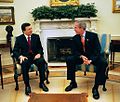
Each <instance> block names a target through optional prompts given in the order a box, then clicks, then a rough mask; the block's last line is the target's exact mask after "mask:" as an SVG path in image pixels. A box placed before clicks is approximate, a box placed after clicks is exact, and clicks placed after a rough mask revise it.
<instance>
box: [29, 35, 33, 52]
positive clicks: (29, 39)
mask: <svg viewBox="0 0 120 102" xmlns="http://www.w3.org/2000/svg"><path fill="white" fill-rule="evenodd" d="M28 46H29V53H32V50H31V40H30V36H28Z"/></svg>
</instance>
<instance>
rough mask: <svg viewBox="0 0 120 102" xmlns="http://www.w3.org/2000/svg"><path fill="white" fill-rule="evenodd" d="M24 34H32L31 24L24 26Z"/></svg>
mask: <svg viewBox="0 0 120 102" xmlns="http://www.w3.org/2000/svg"><path fill="white" fill-rule="evenodd" d="M24 34H26V35H27V36H30V35H31V34H32V27H31V26H27V27H25V31H24Z"/></svg>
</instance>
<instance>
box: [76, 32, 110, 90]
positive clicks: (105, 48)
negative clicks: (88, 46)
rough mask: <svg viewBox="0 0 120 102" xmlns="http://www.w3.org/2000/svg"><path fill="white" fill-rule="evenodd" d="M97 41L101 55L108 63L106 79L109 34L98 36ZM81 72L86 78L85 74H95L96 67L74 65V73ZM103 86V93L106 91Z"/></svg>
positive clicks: (91, 65)
mask: <svg viewBox="0 0 120 102" xmlns="http://www.w3.org/2000/svg"><path fill="white" fill-rule="evenodd" d="M98 37H99V41H100V44H101V54H102V55H103V56H104V57H105V58H106V60H107V62H108V67H107V68H106V78H107V79H108V71H109V55H110V42H111V35H110V34H99V35H98ZM78 70H80V71H83V72H84V75H85V76H86V72H93V73H94V72H96V67H95V66H94V65H93V64H90V65H85V64H81V65H76V71H78ZM106 90H107V89H106V87H105V85H103V91H106Z"/></svg>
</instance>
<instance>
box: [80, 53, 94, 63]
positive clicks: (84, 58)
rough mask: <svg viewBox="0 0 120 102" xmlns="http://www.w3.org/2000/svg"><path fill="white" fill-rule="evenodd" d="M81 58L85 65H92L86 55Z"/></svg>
mask: <svg viewBox="0 0 120 102" xmlns="http://www.w3.org/2000/svg"><path fill="white" fill-rule="evenodd" d="M80 58H82V60H83V63H84V64H87V65H88V64H91V62H92V60H88V58H87V57H86V56H84V55H81V56H80Z"/></svg>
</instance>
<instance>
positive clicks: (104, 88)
mask: <svg viewBox="0 0 120 102" xmlns="http://www.w3.org/2000/svg"><path fill="white" fill-rule="evenodd" d="M105 83H106V82H105ZM102 90H103V91H107V89H106V87H105V84H104V85H103V88H102Z"/></svg>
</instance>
